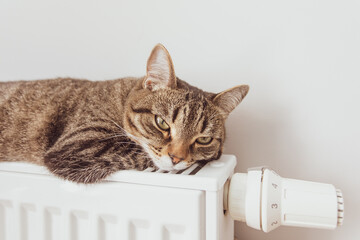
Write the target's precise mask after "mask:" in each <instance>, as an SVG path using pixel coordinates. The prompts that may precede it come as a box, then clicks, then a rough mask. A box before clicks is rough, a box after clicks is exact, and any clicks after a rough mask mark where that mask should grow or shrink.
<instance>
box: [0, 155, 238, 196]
mask: <svg viewBox="0 0 360 240" xmlns="http://www.w3.org/2000/svg"><path fill="white" fill-rule="evenodd" d="M235 165H236V157H235V156H233V155H222V157H221V158H220V159H219V160H216V161H212V162H208V163H196V164H194V165H192V166H191V167H189V168H187V169H185V170H180V171H170V172H168V171H164V170H156V169H153V168H147V169H145V170H144V171H136V170H122V171H119V172H116V173H114V174H112V175H111V176H110V177H108V178H107V179H106V180H105V181H107V182H126V183H137V184H144V185H152V186H165V187H177V188H187V189H196V190H208V191H217V190H219V189H221V188H222V187H223V185H224V183H225V181H226V180H227V179H228V178H229V177H230V176H231V174H232V173H233V171H234V168H235ZM1 171H3V172H12V173H19V174H36V175H50V176H51V173H49V171H48V170H47V169H46V168H45V167H42V166H37V165H33V164H29V163H22V162H2V163H0V172H1Z"/></svg>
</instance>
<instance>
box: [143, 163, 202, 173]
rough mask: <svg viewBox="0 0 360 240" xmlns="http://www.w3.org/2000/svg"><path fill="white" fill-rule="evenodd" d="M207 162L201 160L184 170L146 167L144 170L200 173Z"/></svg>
mask: <svg viewBox="0 0 360 240" xmlns="http://www.w3.org/2000/svg"><path fill="white" fill-rule="evenodd" d="M206 164H207V162H200V163H195V164H193V165H191V166H190V167H188V168H185V169H183V170H177V171H176V170H175V171H165V170H161V169H155V168H151V167H149V168H146V169H145V170H143V172H157V173H167V174H181V175H195V174H196V173H198V172H199V171H200V170H201V169H202V168H203V167H205V166H206Z"/></svg>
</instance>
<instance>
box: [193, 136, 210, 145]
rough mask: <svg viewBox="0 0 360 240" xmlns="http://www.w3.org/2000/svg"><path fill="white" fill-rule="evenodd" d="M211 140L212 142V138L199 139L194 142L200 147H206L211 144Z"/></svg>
mask: <svg viewBox="0 0 360 240" xmlns="http://www.w3.org/2000/svg"><path fill="white" fill-rule="evenodd" d="M212 140H213V138H212V137H199V138H198V139H196V142H197V143H200V144H202V145H206V144H209V143H211V141H212Z"/></svg>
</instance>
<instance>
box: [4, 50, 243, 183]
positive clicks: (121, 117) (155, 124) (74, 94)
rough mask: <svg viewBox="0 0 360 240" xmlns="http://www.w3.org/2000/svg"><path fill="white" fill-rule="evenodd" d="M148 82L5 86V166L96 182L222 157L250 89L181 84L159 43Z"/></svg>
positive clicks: (72, 81) (51, 81) (125, 80)
mask: <svg viewBox="0 0 360 240" xmlns="http://www.w3.org/2000/svg"><path fill="white" fill-rule="evenodd" d="M146 70H147V71H146V76H145V77H141V78H132V77H128V78H121V79H116V80H108V81H88V80H78V79H71V78H57V79H49V80H35V81H16V82H1V83H0V161H27V162H30V163H34V164H38V165H43V166H45V167H46V168H47V169H48V170H49V171H50V172H51V173H53V174H54V175H56V176H58V177H60V178H62V179H66V180H70V181H74V182H78V183H96V182H99V181H101V180H102V179H104V178H105V177H107V176H109V175H110V174H112V173H114V172H116V171H118V170H122V169H138V170H143V169H146V168H148V167H154V168H157V169H163V170H166V171H177V170H183V169H185V168H188V167H189V166H191V165H192V164H194V163H195V162H197V161H211V160H215V159H218V158H219V157H220V156H221V154H222V149H223V145H224V140H225V126H224V123H225V120H226V118H227V116H228V115H229V113H230V112H231V111H232V110H233V109H234V108H235V107H236V106H237V105H238V104H239V103H240V102H241V101H242V99H243V98H244V97H245V96H246V94H247V93H248V90H249V86H247V85H239V86H236V87H234V88H231V89H229V90H226V91H223V92H220V93H218V94H215V93H210V92H205V91H202V90H200V89H198V88H196V87H194V86H191V85H190V84H188V83H186V82H185V81H182V80H180V79H179V78H177V77H176V75H175V71H174V66H173V63H172V60H171V57H170V55H169V53H168V51H167V50H166V49H165V47H164V46H163V45H161V44H158V45H156V46H155V47H154V49H153V50H152V52H151V54H150V57H149V58H148V61H147V68H146Z"/></svg>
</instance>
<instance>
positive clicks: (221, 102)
mask: <svg viewBox="0 0 360 240" xmlns="http://www.w3.org/2000/svg"><path fill="white" fill-rule="evenodd" d="M248 91H249V86H248V85H240V86H236V87H233V88H230V89H228V90H225V91H223V92H221V93H218V94H216V95H215V97H214V98H213V100H212V101H213V103H214V104H215V105H216V106H218V107H219V108H220V109H221V110H222V113H223V115H224V117H225V118H226V117H227V116H228V115H229V113H230V112H231V111H232V110H234V109H235V107H236V106H237V105H239V103H240V102H241V101H242V100H243V99H244V97H245V96H246V94H247V93H248Z"/></svg>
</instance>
